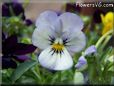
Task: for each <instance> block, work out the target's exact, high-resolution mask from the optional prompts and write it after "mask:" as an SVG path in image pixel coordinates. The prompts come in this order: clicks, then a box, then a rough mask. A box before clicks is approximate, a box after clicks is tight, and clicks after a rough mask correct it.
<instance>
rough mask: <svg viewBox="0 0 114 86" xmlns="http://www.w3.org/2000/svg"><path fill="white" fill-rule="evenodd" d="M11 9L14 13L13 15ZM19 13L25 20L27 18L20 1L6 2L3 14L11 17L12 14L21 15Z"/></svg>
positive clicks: (3, 6)
mask: <svg viewBox="0 0 114 86" xmlns="http://www.w3.org/2000/svg"><path fill="white" fill-rule="evenodd" d="M11 9H12V11H13V13H14V15H12V13H11ZM19 15H21V18H22V19H23V20H24V19H25V15H24V9H23V7H22V5H21V4H20V3H17V2H11V3H4V4H3V5H2V16H4V17H11V16H19Z"/></svg>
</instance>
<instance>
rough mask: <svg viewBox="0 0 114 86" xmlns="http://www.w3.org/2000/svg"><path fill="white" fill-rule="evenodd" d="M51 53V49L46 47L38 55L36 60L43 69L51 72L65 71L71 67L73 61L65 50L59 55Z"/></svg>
mask: <svg viewBox="0 0 114 86" xmlns="http://www.w3.org/2000/svg"><path fill="white" fill-rule="evenodd" d="M52 53H53V52H52V51H51V47H48V48H47V49H45V50H44V51H42V52H41V54H40V55H39V57H38V60H39V62H40V64H41V65H42V66H43V67H45V68H48V69H51V70H66V69H69V68H71V67H72V65H73V60H72V58H71V56H70V54H69V53H68V52H67V50H66V49H64V51H63V53H62V54H61V55H60V54H59V53H58V54H57V53H54V54H53V55H52Z"/></svg>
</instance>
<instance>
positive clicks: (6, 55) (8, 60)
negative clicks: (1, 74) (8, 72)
mask: <svg viewBox="0 0 114 86" xmlns="http://www.w3.org/2000/svg"><path fill="white" fill-rule="evenodd" d="M35 49H36V47H35V46H33V45H32V44H24V43H18V41H17V37H16V35H11V36H9V37H6V36H5V35H4V34H3V33H2V68H3V69H6V68H16V67H17V64H16V61H18V62H24V61H26V60H29V59H30V58H29V57H28V56H26V55H25V54H28V53H32V52H33V51H34V50H35ZM14 59H15V60H16V61H15V60H14Z"/></svg>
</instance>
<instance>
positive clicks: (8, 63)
mask: <svg viewBox="0 0 114 86" xmlns="http://www.w3.org/2000/svg"><path fill="white" fill-rule="evenodd" d="M16 67H17V64H16V62H15V61H13V60H12V59H10V58H5V57H2V69H7V68H16Z"/></svg>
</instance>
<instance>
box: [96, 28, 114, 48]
mask: <svg viewBox="0 0 114 86" xmlns="http://www.w3.org/2000/svg"><path fill="white" fill-rule="evenodd" d="M112 33H113V29H111V30H110V31H108V32H107V33H106V34H104V35H103V36H101V38H100V39H99V40H98V41H97V43H96V45H95V47H96V48H98V47H99V46H100V44H101V43H102V42H103V40H104V39H105V38H106V37H107V36H108V35H110V34H112Z"/></svg>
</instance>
